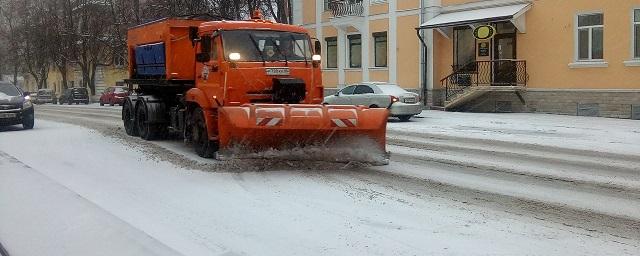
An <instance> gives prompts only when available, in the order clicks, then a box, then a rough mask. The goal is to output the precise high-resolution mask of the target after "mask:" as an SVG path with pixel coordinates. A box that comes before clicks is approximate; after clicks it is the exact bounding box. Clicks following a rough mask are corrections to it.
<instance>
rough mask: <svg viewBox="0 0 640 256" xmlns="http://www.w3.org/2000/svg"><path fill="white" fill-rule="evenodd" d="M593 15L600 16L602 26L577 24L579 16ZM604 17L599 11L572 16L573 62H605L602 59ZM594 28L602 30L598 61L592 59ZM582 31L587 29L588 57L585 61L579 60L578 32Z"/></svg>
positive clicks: (603, 58) (603, 51) (603, 50)
mask: <svg viewBox="0 0 640 256" xmlns="http://www.w3.org/2000/svg"><path fill="white" fill-rule="evenodd" d="M594 14H599V15H602V25H589V26H580V25H579V24H578V22H579V19H580V16H587V15H594ZM604 23H605V17H604V12H603V11H601V10H596V11H586V12H579V13H576V15H575V16H574V31H573V32H574V60H575V62H605V57H604V53H605V49H604V48H605V45H604V43H605V42H604V34H605V31H604V30H605V24H604ZM594 28H601V29H602V58H600V59H594V58H593V30H594ZM582 29H588V32H589V41H588V48H589V56H588V58H586V59H581V58H580V30H582Z"/></svg>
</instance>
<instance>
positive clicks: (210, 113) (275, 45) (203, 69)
mask: <svg viewBox="0 0 640 256" xmlns="http://www.w3.org/2000/svg"><path fill="white" fill-rule="evenodd" d="M127 42H128V43H127V44H128V52H129V63H130V65H129V74H130V78H129V79H128V80H126V81H125V82H126V83H127V84H129V86H130V87H131V88H132V89H133V88H136V89H135V90H136V92H137V93H136V94H134V95H131V96H129V97H128V98H127V99H126V100H125V103H124V106H123V111H122V119H123V122H124V126H125V130H126V132H127V133H128V134H129V135H138V136H141V137H142V138H144V139H147V140H151V139H157V138H162V137H164V135H165V134H166V133H169V132H179V133H181V134H182V135H183V136H184V139H185V140H186V141H189V142H191V143H192V144H193V145H194V148H195V150H196V152H197V153H198V155H200V156H202V157H212V156H213V155H214V153H215V152H216V151H218V150H224V149H230V148H235V149H238V148H242V149H246V150H265V149H272V148H275V149H281V148H287V147H304V146H310V145H313V146H329V145H332V144H335V143H349V141H352V140H355V139H367V140H370V141H373V142H374V145H376V146H375V148H374V149H372V150H376V151H379V152H381V153H384V151H385V133H386V119H387V116H388V113H387V110H386V109H369V108H366V107H362V106H329V105H322V104H321V103H322V101H323V87H322V80H321V76H322V74H321V68H320V66H321V65H320V50H321V47H320V44H319V42H318V41H317V40H312V39H311V37H310V36H309V34H308V32H307V31H306V30H305V29H304V28H302V27H300V26H293V25H287V24H279V23H274V22H271V21H267V20H262V19H260V18H257V17H256V18H254V19H251V20H247V21H224V20H221V21H206V20H197V19H177V18H171V19H163V20H159V21H156V22H152V23H148V24H143V25H140V26H137V27H134V28H132V29H130V30H129V32H128V40H127Z"/></svg>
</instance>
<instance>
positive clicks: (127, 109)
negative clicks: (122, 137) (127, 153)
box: [122, 99, 138, 136]
mask: <svg viewBox="0 0 640 256" xmlns="http://www.w3.org/2000/svg"><path fill="white" fill-rule="evenodd" d="M135 114H136V113H135V108H134V106H133V103H132V102H131V99H126V100H125V102H124V106H123V107H122V123H123V124H124V131H125V132H126V133H127V135H129V136H138V127H136V119H135Z"/></svg>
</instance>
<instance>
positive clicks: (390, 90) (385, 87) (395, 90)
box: [378, 84, 407, 95]
mask: <svg viewBox="0 0 640 256" xmlns="http://www.w3.org/2000/svg"><path fill="white" fill-rule="evenodd" d="M378 88H380V90H381V91H382V92H383V93H385V94H391V95H399V94H405V93H407V90H405V89H402V88H401V87H400V86H397V85H395V84H379V85H378Z"/></svg>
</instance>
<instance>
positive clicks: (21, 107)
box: [0, 82, 35, 129]
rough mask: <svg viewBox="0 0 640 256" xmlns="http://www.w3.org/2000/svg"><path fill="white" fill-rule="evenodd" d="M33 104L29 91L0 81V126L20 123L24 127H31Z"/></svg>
mask: <svg viewBox="0 0 640 256" xmlns="http://www.w3.org/2000/svg"><path fill="white" fill-rule="evenodd" d="M34 119H35V117H34V114H33V104H32V103H31V100H30V99H29V93H25V92H23V91H22V90H20V88H18V87H16V86H15V85H13V84H11V83H8V82H0V126H10V125H16V124H22V127H23V128H24V129H33V124H34Z"/></svg>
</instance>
